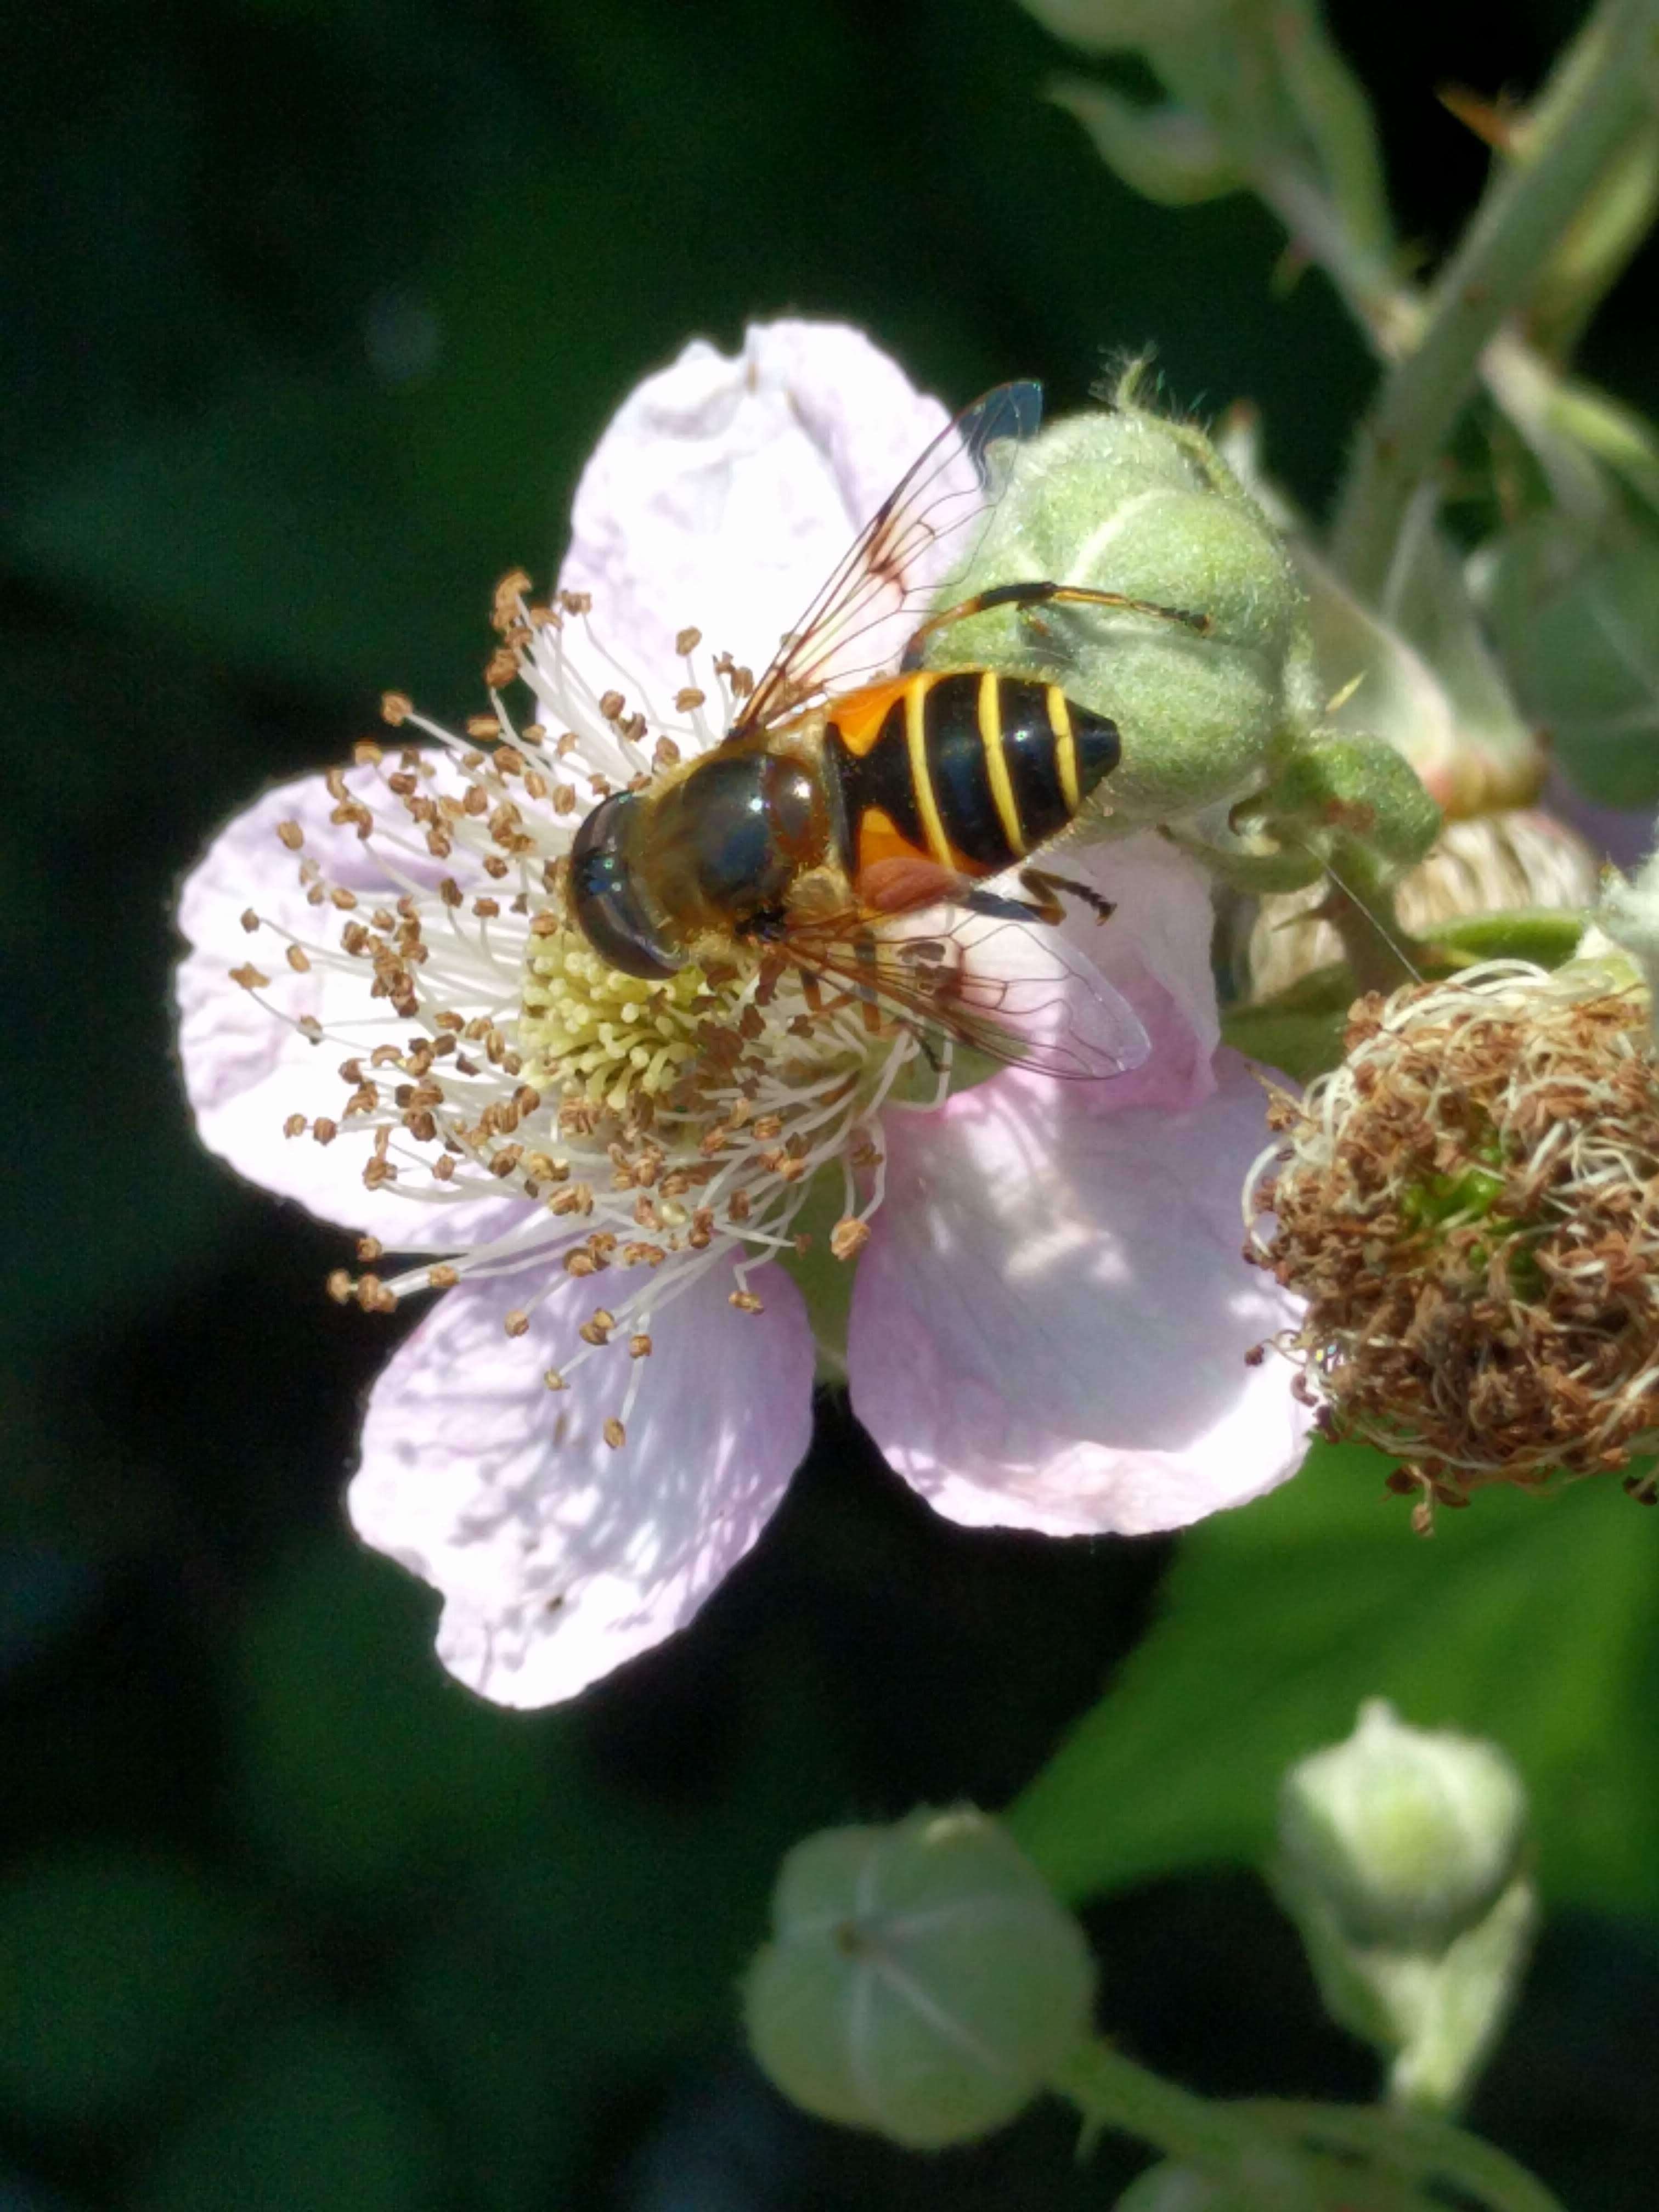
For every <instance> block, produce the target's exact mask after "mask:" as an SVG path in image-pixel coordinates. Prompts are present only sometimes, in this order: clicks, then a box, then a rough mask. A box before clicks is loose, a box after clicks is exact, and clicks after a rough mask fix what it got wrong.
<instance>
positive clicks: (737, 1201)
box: [726, 1190, 751, 1221]
mask: <svg viewBox="0 0 1659 2212" xmlns="http://www.w3.org/2000/svg"><path fill="white" fill-rule="evenodd" d="M750 1210H751V1200H750V1196H749V1194H748V1192H747V1191H746V1190H734V1191H733V1192H732V1197H731V1201H730V1203H729V1204H728V1205H727V1206H726V1219H727V1220H728V1221H747V1220H748V1218H749V1216H750Z"/></svg>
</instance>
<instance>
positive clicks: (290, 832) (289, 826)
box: [276, 771, 338, 853]
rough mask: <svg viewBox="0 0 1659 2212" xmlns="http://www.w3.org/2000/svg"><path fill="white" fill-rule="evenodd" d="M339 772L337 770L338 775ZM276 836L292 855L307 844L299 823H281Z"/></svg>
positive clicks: (277, 827)
mask: <svg viewBox="0 0 1659 2212" xmlns="http://www.w3.org/2000/svg"><path fill="white" fill-rule="evenodd" d="M337 772H338V771H336V773H337ZM276 835H277V836H279V837H280V838H281V839H282V841H283V844H285V845H286V846H287V847H288V849H289V852H290V853H297V852H298V851H299V849H300V848H301V845H303V844H304V843H305V842H306V833H305V831H304V830H303V829H301V827H300V825H299V823H297V822H279V823H277V824H276Z"/></svg>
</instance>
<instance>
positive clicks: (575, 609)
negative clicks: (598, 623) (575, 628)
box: [559, 592, 593, 615]
mask: <svg viewBox="0 0 1659 2212" xmlns="http://www.w3.org/2000/svg"><path fill="white" fill-rule="evenodd" d="M559 605H561V606H562V608H563V609H564V611H565V612H566V614H568V615H586V614H592V611H593V594H592V592H560V593H559Z"/></svg>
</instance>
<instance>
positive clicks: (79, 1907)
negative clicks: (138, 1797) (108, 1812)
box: [0, 1850, 262, 2127]
mask: <svg viewBox="0 0 1659 2212" xmlns="http://www.w3.org/2000/svg"><path fill="white" fill-rule="evenodd" d="M260 1948H261V1942H260V1935H259V1930H258V1924H257V1923H255V1922H254V1921H253V1919H252V1917H251V1916H250V1915H248V1914H247V1913H246V1912H245V1911H243V1909H242V1908H241V1907H240V1905H238V1904H237V1903H236V1902H235V1901H234V1899H231V1898H229V1897H228V1896H226V1895H224V1894H223V1893H222V1892H221V1891H219V1890H218V1889H216V1888H215V1887H210V1885H209V1884H208V1883H206V1882H204V1881H202V1880H201V1879H200V1878H199V1877H198V1876H197V1875H196V1874H195V1872H194V1871H193V1870H192V1869H191V1868H190V1867H188V1866H186V1865H185V1864H184V1863H181V1862H178V1861H174V1860H169V1859H162V1858H148V1857H142V1856H140V1855H138V1854H137V1853H127V1852H118V1851H114V1850H97V1851H84V1852H78V1853H76V1855H75V1856H74V1857H70V1858H64V1859H60V1860H58V1861H56V1862H48V1863H39V1864H36V1865H34V1866H32V1867H27V1868H25V1869H21V1870H20V1871H19V1872H17V1873H16V1874H15V1875H13V1876H12V1878H11V1880H10V1881H9V1882H8V1883H7V1884H6V1885H5V1887H4V1888H3V1889H0V2019H3V2020H4V2021H5V2023H6V2027H5V2032H4V2033H3V2035H0V2102H3V2104H4V2105H5V2106H7V2107H8V2108H9V2110H10V2111H11V2112H15V2113H16V2114H18V2115H20V2116H21V2117H22V2118H25V2119H27V2120H29V2121H32V2122H34V2123H37V2124H46V2125H49V2126H76V2127H86V2126H99V2125H102V2124H107V2123H109V2122H111V2121H113V2120H116V2119H118V2118H123V2117H125V2115H127V2114H128V2113H130V2112H134V2111H136V2110H137V2109H138V2108H139V2107H140V2106H143V2105H145V2104H146V2103H148V2102H149V2101H150V2100H153V2099H155V2097H156V2096H157V2095H158V2094H159V2093H161V2092H162V2091H163V2090H164V2089H165V2087H166V2086H167V2084H168V2082H169V2081H172V2080H173V2079H176V2078H177V2076H178V2075H179V2072H180V2070H181V2069H183V2068H184V2067H185V2065H186V2064H187V2063H189V2062H190V2061H191V2059H192V2058H194V2057H197V2054H199V2053H200V2052H202V2051H204V2049H206V2048H207V2046H208V2045H210V2043H211V2042H213V2040H214V2039H216V2037H217V2036H218V2035H220V2034H221V2033H222V2032H223V2031H224V2030H225V2028H226V2027H228V2025H229V2023H230V2022H231V2021H232V2020H233V2019H234V2017H235V2015H236V2013H237V2010H238V2008H239V2002H240V1998H241V1996H243V1994H244V1993H245V1992H246V1990H250V1989H258V1987H259V1986H260V1984H261V1979H262V1976H261V1974H260V1973H258V1972H256V1971H255V1968H256V1964H257V1962H258V1955H259V1952H260Z"/></svg>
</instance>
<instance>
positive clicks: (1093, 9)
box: [1021, 0, 1243, 54]
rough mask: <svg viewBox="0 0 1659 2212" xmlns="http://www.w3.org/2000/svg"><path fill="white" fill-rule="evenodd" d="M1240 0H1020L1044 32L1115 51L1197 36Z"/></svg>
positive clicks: (1089, 50) (1084, 47)
mask: <svg viewBox="0 0 1659 2212" xmlns="http://www.w3.org/2000/svg"><path fill="white" fill-rule="evenodd" d="M1241 4H1243V0H1021V5H1022V6H1023V7H1024V9H1025V10H1026V12H1027V14H1028V15H1035V16H1036V20H1037V21H1038V22H1039V23H1041V24H1042V27H1043V29H1044V30H1045V31H1050V32H1052V33H1054V37H1055V38H1057V39H1063V40H1065V42H1066V45H1067V46H1075V47H1077V49H1078V50H1079V52H1081V53H1085V54H1111V53H1121V52H1122V51H1123V49H1124V48H1125V47H1128V46H1170V45H1175V44H1177V43H1179V42H1180V41H1182V40H1188V39H1201V38H1203V37H1205V36H1206V34H1207V33H1211V32H1212V31H1213V30H1214V29H1215V27H1216V26H1217V25H1218V23H1220V22H1221V21H1224V20H1225V18H1226V17H1227V16H1229V15H1235V14H1237V12H1238V9H1239V8H1240V6H1241Z"/></svg>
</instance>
